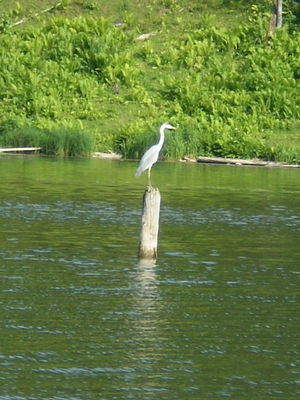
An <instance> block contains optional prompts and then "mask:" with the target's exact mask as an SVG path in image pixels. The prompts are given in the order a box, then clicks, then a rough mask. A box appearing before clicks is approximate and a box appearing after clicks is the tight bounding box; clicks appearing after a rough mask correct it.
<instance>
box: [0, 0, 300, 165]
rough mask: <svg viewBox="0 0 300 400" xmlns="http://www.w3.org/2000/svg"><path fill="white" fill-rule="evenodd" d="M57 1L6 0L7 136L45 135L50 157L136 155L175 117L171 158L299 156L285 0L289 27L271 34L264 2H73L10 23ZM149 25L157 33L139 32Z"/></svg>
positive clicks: (292, 42)
mask: <svg viewBox="0 0 300 400" xmlns="http://www.w3.org/2000/svg"><path fill="white" fill-rule="evenodd" d="M57 3H58V2H56V1H46V0H43V1H42V0H41V1H21V0H20V1H19V2H14V1H7V0H2V1H1V3H0V4H1V5H2V9H3V10H4V9H5V10H6V12H5V13H3V14H2V19H1V18H0V21H1V22H0V26H2V33H1V34H0V57H1V74H0V96H1V102H0V144H1V143H5V144H7V143H9V141H11V144H12V143H13V142H14V140H21V138H20V135H21V136H22V135H24V140H25V138H26V141H27V143H28V145H34V143H35V142H37V141H39V142H41V141H42V140H41V137H42V138H43V140H44V142H43V143H44V144H43V147H44V148H45V151H47V152H48V153H51V154H64V155H65V154H71V155H73V154H78V153H82V154H88V153H89V152H90V151H92V149H96V150H100V151H108V150H113V151H119V152H121V153H122V154H123V155H124V156H125V157H139V156H140V155H141V153H142V152H143V151H144V150H145V148H146V147H147V146H148V145H149V144H150V143H152V142H153V141H155V138H156V136H157V131H158V126H159V125H160V123H162V122H165V121H167V120H169V121H170V122H171V123H173V124H177V125H178V126H179V129H178V130H177V131H176V135H173V136H171V137H170V138H168V144H167V146H166V148H165V155H166V156H167V157H169V158H178V157H181V156H183V155H195V156H197V155H219V156H230V157H259V158H265V159H276V160H282V161H292V162H300V143H299V129H298V128H299V125H298V123H299V119H300V110H299V103H300V102H299V100H300V99H299V93H300V90H299V78H300V53H299V51H300V50H299V49H300V34H299V30H298V29H297V28H298V25H297V19H296V17H295V15H294V14H293V12H294V9H293V8H292V7H289V8H287V7H286V5H285V10H286V14H285V17H284V18H285V19H284V22H285V26H284V28H283V29H282V30H281V31H278V32H277V33H276V36H275V38H274V39H273V40H272V41H266V32H267V28H268V21H269V11H270V1H267V0H266V1H262V2H260V3H259V5H255V4H254V5H253V4H252V5H250V4H249V2H247V1H242V0H240V1H234V0H231V1H230V0H211V1H209V0H207V1H202V2H196V1H189V0H160V1H159V0H152V1H137V0H131V1H129V0H112V1H110V2H99V1H93V0H77V1H64V2H63V5H62V6H61V5H59V6H57V7H55V9H53V10H52V11H51V12H49V13H44V14H42V15H40V16H38V17H33V18H31V19H29V20H28V21H27V22H25V23H24V24H21V25H18V26H15V27H12V26H11V23H13V22H15V21H18V20H20V19H22V18H24V17H26V16H29V15H32V14H33V13H35V12H38V11H39V10H43V9H45V8H47V7H49V6H51V5H55V4H57ZM287 3H289V2H287ZM18 4H19V5H18ZM117 21H119V22H121V23H122V24H121V26H115V22H117ZM147 32H154V33H155V34H154V36H152V37H151V38H150V39H149V40H148V41H136V40H134V39H135V38H136V37H137V36H139V35H140V34H142V33H147ZM24 127H27V128H26V129H24ZM28 127H29V128H28ZM27 129H29V130H32V132H36V130H38V132H39V135H36V133H32V134H30V135H27V136H26V135H25V132H26V131H27ZM22 132H23V133H22ZM42 132H44V133H42ZM85 134H86V136H87V140H86V143H85V144H83V142H84V139H83V136H84V135H85ZM36 136H40V138H39V139H38V138H37V137H36ZM72 136H73V137H74V141H72V143H73V142H74V143H77V145H74V146H75V147H74V146H73V144H70V140H69V138H70V137H72ZM16 138H18V139H16ZM48 142H49V143H50V144H51V145H50V144H49V146H48V145H47V143H48ZM46 149H47V150H46Z"/></svg>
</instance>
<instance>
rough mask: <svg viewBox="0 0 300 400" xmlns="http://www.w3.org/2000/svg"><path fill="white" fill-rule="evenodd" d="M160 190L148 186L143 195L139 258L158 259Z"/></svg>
mask: <svg viewBox="0 0 300 400" xmlns="http://www.w3.org/2000/svg"><path fill="white" fill-rule="evenodd" d="M159 210H160V192H159V190H158V188H154V187H153V186H148V187H147V189H146V190H145V193H144V196H143V213H142V228H141V236H140V244H139V259H141V260H147V259H148V260H149V259H151V260H156V259H157V242H158V230H159Z"/></svg>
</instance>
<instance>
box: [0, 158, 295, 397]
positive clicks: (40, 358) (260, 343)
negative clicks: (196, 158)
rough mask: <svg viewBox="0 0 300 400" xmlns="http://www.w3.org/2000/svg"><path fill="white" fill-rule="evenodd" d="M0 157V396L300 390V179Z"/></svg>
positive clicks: (259, 172)
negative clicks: (157, 209)
mask: <svg viewBox="0 0 300 400" xmlns="http://www.w3.org/2000/svg"><path fill="white" fill-rule="evenodd" d="M135 167H136V165H135V163H127V162H113V163H111V162H106V161H104V162H103V161H101V160H56V159H47V158H37V157H35V158H33V157H32V158H31V157H25V158H13V157H6V158H0V181H1V186H0V226H1V231H0V233H1V235H0V261H1V264H0V266H1V269H0V274H1V276H0V277H1V280H0V290H1V297H0V317H1V321H2V325H1V331H0V335H1V344H2V348H1V351H0V372H1V373H0V381H1V391H0V399H10V400H12V399H39V400H40V399H88V400H89V399H99V398H101V399H102V398H103V399H126V400H128V399H151V400H152V399H153V400H154V399H155V400H156V399H158V398H159V399H162V400H169V399H174V400H190V399H195V400H196V399H197V400H198V399H200V398H203V399H205V398H211V399H221V398H231V399H239V398H244V397H247V398H255V399H256V398H259V399H269V398H270V399H275V398H282V399H289V400H290V399H291V400H294V399H295V400H296V399H298V398H299V395H300V387H299V382H300V380H299V377H300V373H299V371H300V356H299V333H298V331H299V315H300V314H299V311H300V310H299V302H298V292H299V279H300V271H299V260H300V250H299V239H300V237H299V236H300V235H299V231H300V218H299V215H300V204H299V200H298V198H299V183H298V182H299V177H298V174H299V171H297V170H271V169H270V170H266V169H256V168H248V169H247V168H231V167H215V166H203V165H202V166H198V165H182V164H171V163H170V164H167V163H165V164H158V165H157V166H156V169H155V171H154V170H153V180H155V182H157V184H158V185H159V187H160V191H161V194H162V207H161V224H160V236H159V259H158V262H157V264H156V265H151V264H150V265H149V264H147V263H138V261H137V259H136V253H137V247H138V239H139V229H140V217H141V204H142V195H143V190H144V187H143V182H142V178H141V180H140V181H137V180H135V179H134V177H133V174H134V170H135Z"/></svg>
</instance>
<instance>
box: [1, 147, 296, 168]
mask: <svg viewBox="0 0 300 400" xmlns="http://www.w3.org/2000/svg"><path fill="white" fill-rule="evenodd" d="M0 154H1V155H2V154H3V155H21V154H22V155H29V154H30V155H33V154H35V155H43V153H42V152H41V148H40V147H22V148H16V147H13V148H0ZM54 157H55V156H54ZM90 158H99V159H101V160H121V159H123V156H122V155H121V154H118V153H114V152H108V153H106V152H99V151H96V152H94V153H92V154H91V155H90ZM177 161H180V162H188V163H199V164H214V165H233V166H239V167H242V166H247V167H269V168H300V165H299V164H289V163H287V162H279V161H278V162H277V161H263V160H260V159H256V158H254V159H241V158H226V157H207V156H198V157H188V156H184V157H182V158H181V159H180V160H177Z"/></svg>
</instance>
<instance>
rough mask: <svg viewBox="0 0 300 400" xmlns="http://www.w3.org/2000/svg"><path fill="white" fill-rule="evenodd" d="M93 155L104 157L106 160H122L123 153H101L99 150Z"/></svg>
mask: <svg viewBox="0 0 300 400" xmlns="http://www.w3.org/2000/svg"><path fill="white" fill-rule="evenodd" d="M92 157H94V158H102V159H106V160H120V159H121V158H122V156H121V154H117V153H112V152H110V153H101V152H99V151H97V152H95V153H93V154H92Z"/></svg>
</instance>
